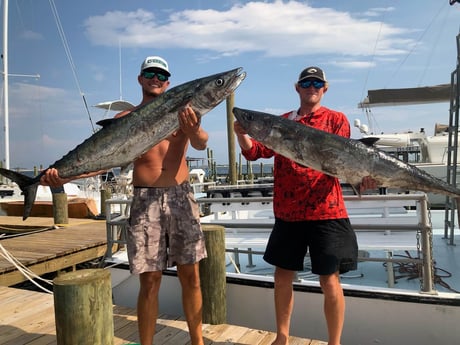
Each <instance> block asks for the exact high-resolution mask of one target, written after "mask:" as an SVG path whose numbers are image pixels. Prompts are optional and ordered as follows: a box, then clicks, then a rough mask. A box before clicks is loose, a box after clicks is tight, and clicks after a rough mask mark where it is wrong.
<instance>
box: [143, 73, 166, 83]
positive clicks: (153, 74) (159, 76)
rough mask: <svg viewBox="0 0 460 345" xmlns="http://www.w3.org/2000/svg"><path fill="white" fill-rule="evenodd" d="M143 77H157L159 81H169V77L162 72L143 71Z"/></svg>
mask: <svg viewBox="0 0 460 345" xmlns="http://www.w3.org/2000/svg"><path fill="white" fill-rule="evenodd" d="M141 76H143V77H144V78H145V79H153V77H155V76H157V79H158V80H159V81H166V80H168V76H167V75H165V74H163V73H161V72H149V71H142V73H141Z"/></svg>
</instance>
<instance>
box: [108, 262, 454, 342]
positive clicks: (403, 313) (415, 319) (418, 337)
mask: <svg viewBox="0 0 460 345" xmlns="http://www.w3.org/2000/svg"><path fill="white" fill-rule="evenodd" d="M111 271H112V277H113V281H114V283H113V284H114V285H113V298H114V303H115V304H117V305H123V306H128V307H132V308H135V307H136V300H137V292H138V289H139V280H138V277H137V276H135V275H130V273H129V271H128V269H127V268H111ZM226 288H227V291H226V296H227V322H228V323H230V324H235V325H241V326H245V327H250V328H255V329H263V330H268V331H275V321H274V315H275V311H274V303H273V279H272V278H271V277H265V278H263V277H257V279H256V278H254V277H251V276H246V275H241V274H231V273H229V274H228V275H227V287H226ZM344 291H345V294H346V316H345V327H344V331H343V337H342V343H343V344H353V345H373V344H379V345H396V344H417V345H433V344H452V345H454V344H457V343H458V339H459V338H458V320H460V295H459V294H452V293H440V294H439V295H437V296H429V295H424V294H420V293H412V292H407V291H402V290H395V289H376V288H362V289H360V290H357V289H356V287H353V288H351V287H350V286H348V285H347V284H344ZM180 296H181V289H180V284H179V281H178V279H177V277H176V276H175V274H174V272H169V273H165V275H164V276H163V280H162V285H161V289H160V297H159V298H160V313H166V314H169V315H183V311H182V305H181V298H180ZM294 298H295V306H294V310H293V315H292V322H291V334H292V335H295V336H299V337H304V338H310V339H320V340H326V339H327V333H326V324H325V321H324V317H323V313H322V310H323V295H322V293H321V292H320V288H319V285H318V283H316V282H302V283H299V284H296V285H295V294H294ZM204 303H206V302H204Z"/></svg>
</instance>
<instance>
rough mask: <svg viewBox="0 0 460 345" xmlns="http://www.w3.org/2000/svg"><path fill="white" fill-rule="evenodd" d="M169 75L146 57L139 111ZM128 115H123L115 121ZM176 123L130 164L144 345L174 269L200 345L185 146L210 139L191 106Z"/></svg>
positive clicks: (195, 218)
mask: <svg viewBox="0 0 460 345" xmlns="http://www.w3.org/2000/svg"><path fill="white" fill-rule="evenodd" d="M170 75H171V74H170V73H169V68H168V64H167V62H166V61H165V60H164V59H163V58H161V57H159V56H149V57H147V58H146V59H145V60H144V62H143V63H142V65H141V72H140V74H139V76H138V82H139V84H140V85H141V87H142V102H141V103H140V104H139V105H138V107H139V106H142V105H144V104H145V103H148V102H150V101H152V100H153V99H154V98H155V97H157V96H159V95H161V94H162V93H163V92H165V91H166V89H167V88H168V86H169V80H168V79H169V77H170ZM132 110H134V109H132ZM132 110H131V111H132ZM129 113H130V111H124V112H121V113H119V114H117V115H116V116H115V117H121V116H125V115H127V114H129ZM178 118H179V123H180V129H179V130H178V131H177V132H175V133H174V134H173V135H171V136H170V137H169V138H167V139H165V140H163V141H162V142H160V143H159V144H157V145H156V146H154V147H153V148H151V149H150V150H149V151H148V152H146V153H145V154H143V155H142V156H141V157H139V158H138V159H136V160H135V161H134V170H133V186H134V196H133V202H132V205H131V215H130V221H129V225H130V226H129V229H128V232H127V248H128V258H129V264H130V270H131V273H133V274H139V280H140V290H139V295H138V300H137V316H138V328H139V338H140V342H141V344H142V345H152V344H153V337H154V334H155V325H156V320H157V318H158V293H159V289H160V283H161V277H162V271H163V270H164V269H166V268H167V267H171V266H175V265H177V275H178V278H179V281H180V283H181V286H182V304H183V308H184V313H185V318H186V320H187V324H188V328H189V332H190V338H191V344H192V345H204V342H203V336H202V296H201V289H200V277H199V261H200V260H201V259H203V258H205V257H206V248H205V243H204V236H203V233H202V231H201V225H200V219H199V210H198V206H197V203H196V202H195V200H194V196H193V191H192V189H191V186H190V183H189V171H188V166H187V162H186V153H187V148H188V145H189V143H190V145H191V146H192V147H193V148H195V149H197V150H204V149H205V148H206V145H207V141H208V134H207V133H206V132H205V131H204V130H203V129H202V128H201V125H200V120H199V118H198V117H197V116H196V114H195V112H194V111H193V109H192V108H191V107H190V106H186V107H184V108H183V109H181V110H180V111H179V114H178ZM100 173H101V172H100V171H99V172H94V173H90V174H85V175H84V176H81V175H80V176H75V177H72V178H67V179H61V178H60V177H59V173H58V171H57V170H56V169H49V170H48V171H47V172H46V174H45V175H44V176H43V178H42V180H41V183H42V184H44V185H49V186H52V187H57V186H62V185H63V184H64V183H67V182H69V181H71V180H74V179H77V178H82V177H89V176H95V175H98V174H100Z"/></svg>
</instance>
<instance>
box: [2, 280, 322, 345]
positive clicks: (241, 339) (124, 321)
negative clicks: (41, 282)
mask: <svg viewBox="0 0 460 345" xmlns="http://www.w3.org/2000/svg"><path fill="white" fill-rule="evenodd" d="M0 299H1V300H2V308H1V309H0V344H3V345H25V344H27V345H44V344H47V345H53V344H57V342H56V327H55V319H54V303H53V296H52V295H51V294H47V293H41V292H34V291H28V290H21V289H15V288H8V287H1V286H0ZM113 318H114V319H113V322H114V343H113V345H125V344H132V343H136V342H139V338H138V332H137V322H136V321H137V317H136V312H135V310H134V309H131V308H126V307H120V306H114V309H113ZM203 337H204V340H205V344H207V345H217V344H227V345H232V344H235V345H236V344H238V345H244V344H248V345H249V344H250V345H264V344H265V345H268V344H271V342H272V341H273V340H274V337H275V334H274V333H272V332H268V331H263V330H257V329H251V328H246V327H241V326H234V325H229V324H220V325H209V324H204V325H203ZM189 343H190V338H189V335H188V330H187V325H186V322H185V321H184V320H183V318H177V317H171V316H168V315H160V317H159V319H158V321H157V327H156V336H155V344H158V345H166V344H172V345H185V344H189ZM289 343H290V344H291V345H300V344H302V345H326V344H327V343H326V342H323V341H319V340H311V339H304V338H298V337H291V338H290V339H289Z"/></svg>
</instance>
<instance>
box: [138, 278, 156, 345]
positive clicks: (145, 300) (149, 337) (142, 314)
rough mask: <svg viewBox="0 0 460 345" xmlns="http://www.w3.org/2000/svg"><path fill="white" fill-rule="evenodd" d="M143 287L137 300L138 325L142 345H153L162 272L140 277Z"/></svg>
mask: <svg viewBox="0 0 460 345" xmlns="http://www.w3.org/2000/svg"><path fill="white" fill-rule="evenodd" d="M139 280H140V283H141V287H140V290H139V296H138V298H137V323H138V328H139V338H140V341H141V344H142V345H153V336H154V335H155V325H156V322H157V318H158V292H159V291H160V283H161V271H158V272H145V273H141V274H140V276H139Z"/></svg>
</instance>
